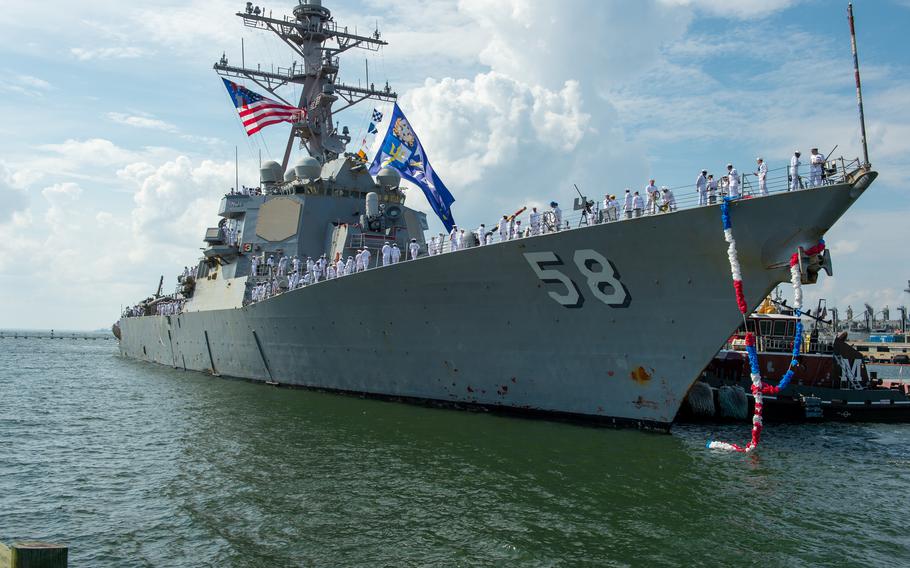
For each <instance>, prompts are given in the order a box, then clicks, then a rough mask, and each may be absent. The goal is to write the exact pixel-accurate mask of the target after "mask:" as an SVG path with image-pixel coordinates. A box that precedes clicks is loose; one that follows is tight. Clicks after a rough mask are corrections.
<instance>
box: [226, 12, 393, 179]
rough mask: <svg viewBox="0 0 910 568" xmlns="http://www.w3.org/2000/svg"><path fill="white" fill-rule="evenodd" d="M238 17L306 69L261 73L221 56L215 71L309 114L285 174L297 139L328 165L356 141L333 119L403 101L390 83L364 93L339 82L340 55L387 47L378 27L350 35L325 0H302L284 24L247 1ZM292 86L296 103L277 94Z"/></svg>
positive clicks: (295, 128)
mask: <svg viewBox="0 0 910 568" xmlns="http://www.w3.org/2000/svg"><path fill="white" fill-rule="evenodd" d="M237 15H238V16H240V18H242V19H243V25H244V26H246V27H249V28H255V29H260V30H265V31H269V32H272V33H274V34H275V35H276V36H278V38H279V39H281V41H282V42H284V44H285V45H287V46H288V47H289V48H291V50H292V51H293V52H294V53H295V54H296V55H297V56H299V57H300V58H301V59H302V61H303V63H302V64H301V63H299V62H298V61H294V63H293V64H292V65H291V67H290V68H289V69H287V68H281V67H278V68H274V69H272V70H270V71H264V70H262V66H261V65H258V66H257V68H256V69H250V68H247V67H242V66H241V67H235V66H232V65H229V64H228V61H227V58H226V57H224V56H222V58H221V60H220V61H218V62H217V63H215V66H214V68H215V71H216V72H217V73H218V74H219V75H221V76H223V77H231V78H244V79H249V80H250V81H252V82H254V83H256V84H257V85H259V86H260V87H262V88H263V89H265V90H266V91H268V92H269V93H271V94H272V95H273V96H274V97H275V98H277V99H278V100H280V101H282V102H284V103H285V104H288V105H295V106H297V107H299V108H302V109H306V111H307V112H306V117H305V118H304V117H302V118H301V120H300V121H299V122H296V123H294V124H293V125H292V126H291V132H290V134H289V135H288V143H287V147H286V148H285V151H284V159H283V161H282V163H281V167H282V171H285V170H287V167H288V161H289V160H290V157H291V149H292V147H293V144H294V139H295V138H299V139H300V145H301V147H302V148H305V149H306V150H307V152H308V153H309V154H310V156H312V157H313V158H315V159H317V160H319V161H320V162H321V163H323V164H325V163H326V162H329V161H331V160H333V159H335V158H337V157H338V156H340V155H341V154H343V153H344V150H345V147H346V146H347V144H348V143H349V142H350V141H351V137H350V135H349V134H348V129H347V127H345V128H344V129H343V130H342V131H341V132H338V131H337V128H336V127H335V124H334V122H333V120H332V114H333V112H338V111H342V110H344V109H346V108H349V107H352V106H354V105H356V104H357V103H359V102H362V101H365V100H367V99H374V100H379V101H388V102H391V101H395V100H396V99H397V98H398V95H397V93H395V92H393V91H392V89H391V88H390V87H389V84H388V82H387V83H386V84H385V86H384V87H383V88H381V89H376V88H375V85H373V84H372V83H371V84H369V85H367V86H366V88H362V87H353V86H349V85H345V84H343V83H339V82H337V79H338V69H339V57H338V55H339V54H341V53H344V52H345V51H347V50H349V49H351V48H355V47H356V48H359V49H366V50H369V51H379V49H380V48H381V47H382V46H384V45H388V43H387V42H385V41H383V40H381V39H380V34H379V29H378V28H377V29H376V30H375V31H374V32H373V33H372V34H371V35H369V36H361V35H357V34H352V33H349V32H348V30H347V28H346V27H344V28H342V27H340V26H339V25H338V24H337V23H336V22H335V19H334V18H333V17H332V12H331V11H330V10H329V9H328V8H326V7H324V6H323V5H322V0H300V4H298V5H297V7H295V8H294V11H293V15H292V16H284V17H283V18H282V19H277V18H273V17H272V15H271V13H269V15H266V13H265V10H264V9H260V8H259V7H258V6H254V5H253V3H252V2H247V3H246V8H245V10H244V11H243V12H237ZM288 84H297V85H301V93H300V100H299V101H297V102H296V103H294V102H290V101H288V100H287V99H285V98H284V97H282V96H281V95H280V94H278V92H277V89H279V88H280V87H283V86H285V85H288ZM339 98H341V99H342V100H343V101H344V103H345V104H344V106H342V107H340V108H338V109H335V110H334V111H333V109H332V106H333V105H334V104H335V102H336V101H337V100H338V99H339Z"/></svg>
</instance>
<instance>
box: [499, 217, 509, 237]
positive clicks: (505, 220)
mask: <svg viewBox="0 0 910 568" xmlns="http://www.w3.org/2000/svg"><path fill="white" fill-rule="evenodd" d="M507 240H509V216H508V215H503V216H502V220H501V221H500V222H499V242H505V241H507Z"/></svg>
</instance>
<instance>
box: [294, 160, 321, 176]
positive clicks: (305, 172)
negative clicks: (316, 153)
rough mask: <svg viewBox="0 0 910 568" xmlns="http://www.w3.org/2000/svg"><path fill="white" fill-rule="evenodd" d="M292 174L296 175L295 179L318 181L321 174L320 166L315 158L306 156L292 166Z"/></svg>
mask: <svg viewBox="0 0 910 568" xmlns="http://www.w3.org/2000/svg"><path fill="white" fill-rule="evenodd" d="M294 173H296V174H297V179H306V180H314V179H318V178H319V174H321V173H322V164H320V163H319V161H318V160H316V159H315V158H313V157H310V156H306V157H304V158H300V161H299V162H297V165H295V166H294Z"/></svg>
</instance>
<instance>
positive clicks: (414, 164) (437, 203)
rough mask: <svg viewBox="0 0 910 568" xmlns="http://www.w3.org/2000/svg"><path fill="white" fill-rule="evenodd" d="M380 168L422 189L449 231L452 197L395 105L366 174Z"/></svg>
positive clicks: (451, 222)
mask: <svg viewBox="0 0 910 568" xmlns="http://www.w3.org/2000/svg"><path fill="white" fill-rule="evenodd" d="M382 168H392V169H395V170H398V173H400V174H401V177H402V178H403V179H405V180H407V181H409V182H411V183H413V184H414V185H416V186H417V187H419V188H420V189H422V190H423V194H424V195H425V196H426V198H427V201H429V202H430V207H432V208H433V211H435V212H436V215H438V216H439V220H440V221H442V224H443V225H445V227H446V230H447V231H451V230H452V227H454V226H455V220H454V219H453V218H452V209H451V208H452V203H454V202H455V198H454V197H452V194H451V193H449V190H448V189H446V186H445V184H443V183H442V180H440V179H439V176H438V175H436V172H435V171H433V166H431V165H430V161H429V160H428V159H427V155H426V152H424V150H423V146H422V145H421V144H420V140H419V139H418V138H417V134H415V133H414V129H413V128H411V123H409V122H408V119H407V118H405V116H404V113H403V112H401V109H400V108H399V107H398V105H397V104H396V105H395V108H394V109H393V110H392V119H391V120H389V129H388V131H387V132H386V135H385V139H384V140H383V141H382V147H381V148H380V149H379V151H378V152H377V153H376V157H375V158H373V163H372V164H370V173H371V174H373V175H376V174H377V173H379V170H380V169H382Z"/></svg>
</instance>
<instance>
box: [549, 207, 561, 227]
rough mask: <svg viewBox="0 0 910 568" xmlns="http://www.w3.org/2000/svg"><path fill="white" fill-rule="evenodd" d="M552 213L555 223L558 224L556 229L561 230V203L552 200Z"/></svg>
mask: <svg viewBox="0 0 910 568" xmlns="http://www.w3.org/2000/svg"><path fill="white" fill-rule="evenodd" d="M550 213H552V214H553V224H554V225H556V230H557V231H558V230H560V229H561V228H562V209H560V208H559V203H556V202H555V201H551V202H550Z"/></svg>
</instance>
